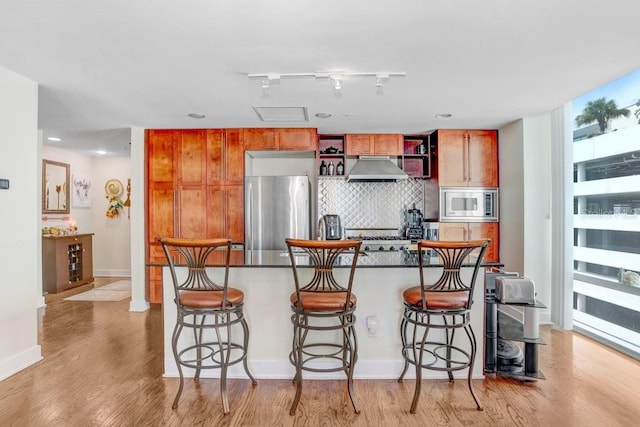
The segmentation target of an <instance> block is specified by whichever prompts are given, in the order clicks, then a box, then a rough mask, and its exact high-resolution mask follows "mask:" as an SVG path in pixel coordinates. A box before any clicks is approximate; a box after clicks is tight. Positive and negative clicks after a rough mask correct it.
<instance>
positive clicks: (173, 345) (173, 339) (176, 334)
mask: <svg viewBox="0 0 640 427" xmlns="http://www.w3.org/2000/svg"><path fill="white" fill-rule="evenodd" d="M181 331H182V326H181V325H180V324H178V323H176V326H175V327H174V328H173V335H172V336H171V349H172V350H173V357H174V360H175V361H176V365H177V366H178V374H180V386H179V387H178V392H177V393H176V397H175V398H174V399H173V404H172V405H171V408H173V409H176V408H177V407H178V401H179V400H180V395H182V389H183V388H184V375H183V373H182V365H181V364H180V359H179V356H178V337H179V336H180V332H181Z"/></svg>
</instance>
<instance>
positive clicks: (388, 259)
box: [147, 249, 503, 268]
mask: <svg viewBox="0 0 640 427" xmlns="http://www.w3.org/2000/svg"><path fill="white" fill-rule="evenodd" d="M297 257H298V261H299V265H304V264H305V263H306V262H308V257H307V256H306V255H304V254H300V255H299V256H298V255H297ZM352 257H353V255H349V254H343V255H340V257H339V261H338V262H339V266H342V267H348V266H350V265H351V261H352ZM231 258H232V261H231V265H232V267H258V268H259V267H266V268H273V267H289V266H291V262H290V260H289V253H288V252H287V251H286V249H283V250H259V251H256V250H242V249H234V250H233V251H232V255H231ZM417 264H418V256H417V254H416V253H415V252H406V251H397V252H361V253H360V256H359V257H358V267H370V268H376V267H377V268H405V267H415V266H416V265H417ZM164 265H166V263H161V262H151V263H147V266H149V267H158V266H164ZM482 265H483V266H484V267H501V266H502V265H503V264H500V263H495V262H486V263H482ZM429 266H433V267H440V266H442V264H441V263H440V262H439V260H438V258H431V259H430V263H429ZM469 266H472V265H471V264H469Z"/></svg>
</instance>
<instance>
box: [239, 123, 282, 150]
mask: <svg viewBox="0 0 640 427" xmlns="http://www.w3.org/2000/svg"><path fill="white" fill-rule="evenodd" d="M242 142H243V144H244V149H245V150H247V151H250V150H277V149H278V144H277V143H276V129H262V128H258V129H243V130H242Z"/></svg>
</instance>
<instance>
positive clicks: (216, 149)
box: [206, 129, 226, 185]
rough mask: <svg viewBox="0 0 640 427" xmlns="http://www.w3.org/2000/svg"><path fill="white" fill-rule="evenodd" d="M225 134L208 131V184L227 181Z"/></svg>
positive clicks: (219, 131)
mask: <svg viewBox="0 0 640 427" xmlns="http://www.w3.org/2000/svg"><path fill="white" fill-rule="evenodd" d="M224 145H225V133H224V131H223V130H213V129H209V130H207V164H206V168H207V184H209V185H211V184H219V183H222V182H224V181H225V179H226V173H225V170H226V165H225V146H224Z"/></svg>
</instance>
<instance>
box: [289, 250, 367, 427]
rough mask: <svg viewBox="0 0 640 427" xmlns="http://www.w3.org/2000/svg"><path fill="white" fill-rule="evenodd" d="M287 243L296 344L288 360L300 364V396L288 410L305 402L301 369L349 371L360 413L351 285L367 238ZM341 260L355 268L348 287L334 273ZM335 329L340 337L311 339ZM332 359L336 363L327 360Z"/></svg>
mask: <svg viewBox="0 0 640 427" xmlns="http://www.w3.org/2000/svg"><path fill="white" fill-rule="evenodd" d="M286 242H287V248H288V250H289V258H290V259H291V265H292V270H293V279H294V282H295V287H296V289H295V292H294V293H292V294H291V297H290V301H291V310H292V311H293V315H292V316H291V322H292V323H293V345H292V350H291V353H290V354H289V360H290V361H291V363H292V364H293V365H294V366H295V368H296V374H295V377H294V379H293V381H294V382H295V383H296V395H295V397H294V399H293V403H292V404H291V409H290V410H289V414H290V415H295V413H296V408H297V407H298V403H299V402H300V396H301V395H302V371H311V372H338V371H344V372H345V374H346V375H347V390H348V392H349V397H350V399H351V404H352V405H353V409H354V411H355V412H356V414H359V413H360V410H359V409H358V405H357V403H356V398H355V395H354V392H353V368H354V367H355V363H356V360H357V358H358V342H357V339H356V331H355V328H354V325H355V321H356V317H355V314H354V312H355V309H356V296H355V295H354V294H353V293H352V292H351V288H352V286H353V277H354V273H355V269H356V263H357V261H358V255H359V253H360V245H361V244H362V242H360V241H355V240H298V239H286ZM337 264H342V265H347V266H349V267H350V271H349V278H348V280H347V282H346V284H344V286H342V285H340V284H339V283H338V281H337V280H336V277H335V276H334V267H335V266H336V265H337ZM305 267H308V268H305ZM302 277H304V278H305V279H304V280H303V279H302ZM343 283H344V282H343ZM336 332H337V333H338V334H339V335H340V336H341V338H340V339H339V341H340V342H338V343H336V342H335V341H334V342H326V341H325V342H322V341H321V342H318V341H312V340H311V339H310V336H315V335H319V334H322V335H323V336H326V335H331V336H335V334H336ZM328 361H329V362H335V363H326V362H328ZM318 362H320V363H318Z"/></svg>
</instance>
